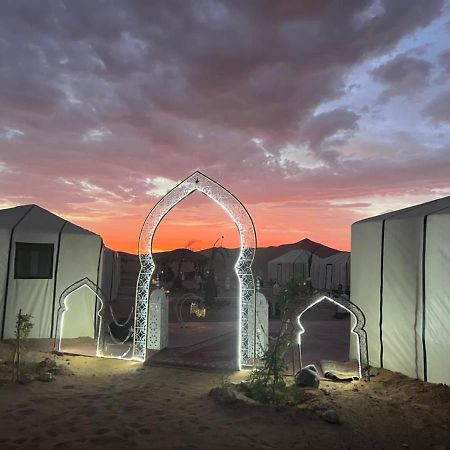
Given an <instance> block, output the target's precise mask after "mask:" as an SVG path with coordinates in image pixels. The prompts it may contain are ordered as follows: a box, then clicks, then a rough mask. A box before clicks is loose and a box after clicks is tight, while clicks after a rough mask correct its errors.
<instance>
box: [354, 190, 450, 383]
mask: <svg viewBox="0 0 450 450" xmlns="http://www.w3.org/2000/svg"><path fill="white" fill-rule="evenodd" d="M449 230H450V197H446V198H442V199H439V200H435V201H433V202H429V203H424V204H421V205H417V206H413V207H410V208H406V209H402V210H399V211H394V212H391V213H388V214H384V215H381V216H377V217H372V218H369V219H366V220H362V221H360V222H356V223H355V224H353V226H352V268H351V271H352V273H351V280H352V284H351V300H352V301H353V303H355V304H357V305H358V306H359V307H360V308H361V309H362V310H363V312H364V314H365V316H366V326H365V329H366V331H367V335H368V344H369V358H370V363H371V364H372V365H374V366H378V367H385V368H387V369H390V370H393V371H398V372H401V373H404V374H406V375H408V376H410V377H413V378H419V379H421V380H426V381H431V382H442V383H447V384H448V383H450V289H449V274H450V235H449Z"/></svg>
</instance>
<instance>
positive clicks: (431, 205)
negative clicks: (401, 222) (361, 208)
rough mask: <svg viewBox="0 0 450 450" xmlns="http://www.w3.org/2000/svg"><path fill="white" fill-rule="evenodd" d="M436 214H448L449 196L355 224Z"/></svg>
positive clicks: (449, 209) (449, 208)
mask: <svg viewBox="0 0 450 450" xmlns="http://www.w3.org/2000/svg"><path fill="white" fill-rule="evenodd" d="M438 213H439V214H448V213H450V196H448V197H443V198H438V199H437V200H432V201H431V202H426V203H420V204H418V205H414V206H410V207H408V208H403V209H398V210H396V211H391V212H388V213H385V214H380V215H378V216H373V217H368V218H367V219H363V220H359V221H358V222H355V223H364V222H381V221H383V220H387V219H392V218H394V217H398V218H399V219H400V218H405V217H423V216H429V215H432V214H438Z"/></svg>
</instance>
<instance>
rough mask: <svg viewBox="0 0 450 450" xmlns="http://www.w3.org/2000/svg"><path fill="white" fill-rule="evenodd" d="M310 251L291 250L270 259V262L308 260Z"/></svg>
mask: <svg viewBox="0 0 450 450" xmlns="http://www.w3.org/2000/svg"><path fill="white" fill-rule="evenodd" d="M310 255H311V253H310V252H308V251H306V250H291V251H290V252H287V253H285V254H284V255H281V256H279V257H278V258H275V259H272V260H270V261H269V264H270V263H276V264H282V263H294V262H308V259H309V256H310Z"/></svg>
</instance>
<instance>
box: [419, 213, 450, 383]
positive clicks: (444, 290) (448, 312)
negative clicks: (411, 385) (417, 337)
mask: <svg viewBox="0 0 450 450" xmlns="http://www.w3.org/2000/svg"><path fill="white" fill-rule="evenodd" d="M426 230H427V233H426V247H425V268H426V271H425V279H424V286H425V289H424V294H425V295H424V299H425V313H426V314H425V321H424V337H425V355H426V363H427V364H426V368H427V379H428V381H431V382H432V383H446V384H449V382H450V375H449V374H450V286H449V285H450V283H449V274H450V243H449V239H450V236H449V230H450V208H449V209H447V210H445V211H442V212H440V213H439V214H435V215H431V216H429V217H428V218H427V221H426ZM444 377H445V378H444Z"/></svg>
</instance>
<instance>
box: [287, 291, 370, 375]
mask: <svg viewBox="0 0 450 450" xmlns="http://www.w3.org/2000/svg"><path fill="white" fill-rule="evenodd" d="M322 301H329V302H331V303H334V304H335V305H338V306H340V307H341V308H344V309H345V310H346V311H348V312H349V313H350V314H351V315H352V316H353V319H354V321H355V325H354V326H353V328H352V329H351V330H350V331H351V332H352V333H353V334H354V335H356V338H357V341H356V342H357V345H358V348H357V350H356V352H355V353H356V355H355V356H357V358H358V375H359V378H366V379H368V378H369V369H370V366H369V353H368V346H367V333H366V330H365V329H364V325H365V323H366V318H365V316H364V313H363V312H362V311H361V309H359V308H358V306H356V305H355V304H354V303H353V302H351V301H350V300H349V299H348V298H346V297H342V296H340V295H334V294H331V293H330V292H316V293H315V294H313V295H312V296H311V297H309V298H307V299H306V300H305V301H303V302H302V303H301V304H300V305H299V306H297V307H296V308H294V310H293V311H292V313H291V322H292V324H293V325H294V327H295V329H296V332H297V333H298V345H299V352H300V365H301V367H302V366H303V364H302V334H303V333H304V332H305V329H304V328H303V325H302V323H301V318H302V315H303V314H304V313H305V312H306V311H308V310H309V309H310V308H312V307H313V306H314V305H317V304H318V303H320V302H322ZM350 345H351V343H350Z"/></svg>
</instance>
